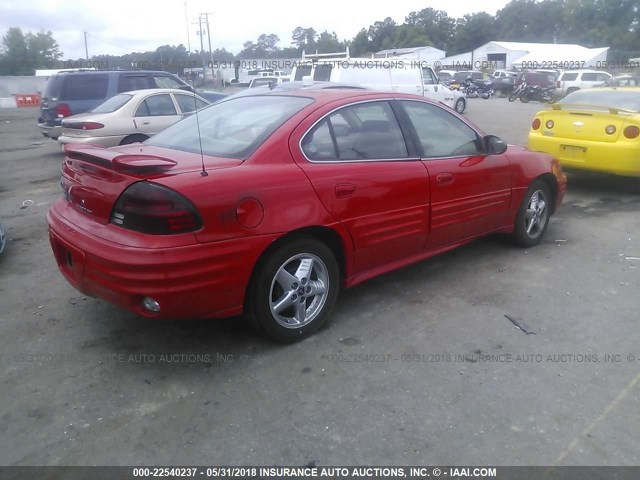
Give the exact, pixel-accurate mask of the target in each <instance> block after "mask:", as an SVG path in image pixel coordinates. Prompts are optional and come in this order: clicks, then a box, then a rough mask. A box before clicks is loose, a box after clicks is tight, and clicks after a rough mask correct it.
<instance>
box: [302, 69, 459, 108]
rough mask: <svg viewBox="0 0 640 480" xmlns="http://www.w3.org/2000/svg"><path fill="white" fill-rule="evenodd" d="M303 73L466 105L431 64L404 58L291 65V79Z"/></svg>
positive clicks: (448, 103)
mask: <svg viewBox="0 0 640 480" xmlns="http://www.w3.org/2000/svg"><path fill="white" fill-rule="evenodd" d="M301 74H304V75H303V76H301ZM307 76H309V77H311V78H312V79H313V80H314V81H320V82H323V81H324V82H338V83H348V84H359V85H363V86H365V87H367V88H372V89H374V90H389V91H394V92H402V93H412V94H416V95H423V96H425V97H427V98H431V99H432V100H436V101H438V102H441V103H443V104H445V105H447V106H449V107H451V108H453V109H455V110H456V111H457V112H458V113H463V112H464V111H465V109H466V107H467V101H466V100H465V98H464V95H463V94H462V93H460V92H455V91H452V90H451V89H449V88H448V87H446V86H444V85H442V84H441V83H440V81H439V80H438V76H437V75H436V72H435V71H434V70H433V69H432V68H431V67H429V66H424V65H422V63H421V62H418V61H416V60H411V59H406V58H405V59H402V60H394V59H387V58H378V59H371V58H349V59H338V60H320V61H318V62H316V63H314V64H313V65H309V64H300V65H296V67H295V68H294V69H293V74H292V78H293V79H295V80H302V79H303V78H304V77H307Z"/></svg>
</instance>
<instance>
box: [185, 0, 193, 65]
mask: <svg viewBox="0 0 640 480" xmlns="http://www.w3.org/2000/svg"><path fill="white" fill-rule="evenodd" d="M184 24H185V26H186V27H187V51H188V52H189V53H191V38H190V37H189V17H188V16H187V2H186V0H185V2H184Z"/></svg>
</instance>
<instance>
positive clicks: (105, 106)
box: [91, 93, 133, 113]
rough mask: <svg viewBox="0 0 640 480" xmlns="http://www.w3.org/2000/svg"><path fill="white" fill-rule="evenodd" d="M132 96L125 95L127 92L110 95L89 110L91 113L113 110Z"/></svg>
mask: <svg viewBox="0 0 640 480" xmlns="http://www.w3.org/2000/svg"><path fill="white" fill-rule="evenodd" d="M132 97H133V95H127V94H124V93H121V94H119V95H116V96H114V97H111V98H110V99H109V100H107V101H106V102H103V103H101V104H100V105H98V106H97V107H96V108H94V109H93V110H91V113H111V112H115V111H116V110H118V109H119V108H121V107H122V106H123V105H124V104H126V103H127V102H128V101H129V100H131V98H132Z"/></svg>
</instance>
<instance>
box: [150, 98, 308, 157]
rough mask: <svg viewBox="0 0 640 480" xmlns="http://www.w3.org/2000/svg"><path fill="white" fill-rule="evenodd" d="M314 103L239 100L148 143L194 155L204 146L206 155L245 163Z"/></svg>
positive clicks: (206, 111) (305, 100)
mask: <svg viewBox="0 0 640 480" xmlns="http://www.w3.org/2000/svg"><path fill="white" fill-rule="evenodd" d="M312 102H313V100H312V99H310V98H304V97H288V96H261V95H259V96H250V97H237V98H234V99H230V100H226V101H222V102H219V103H215V104H213V105H211V106H210V107H209V108H206V109H204V110H202V113H199V114H198V115H192V116H190V117H188V118H186V119H184V120H182V121H180V122H178V123H176V124H174V125H172V126H170V127H169V128H167V129H166V130H163V131H162V132H160V133H158V134H157V135H155V136H154V137H152V138H151V139H150V140H147V141H146V142H145V143H146V144H147V145H154V146H156V147H163V148H170V149H172V150H180V151H183V152H191V153H200V148H199V145H200V143H201V144H202V153H203V154H204V155H211V156H214V157H225V158H237V159H243V158H246V157H248V156H249V155H251V153H252V152H253V151H254V150H255V149H256V148H258V147H259V146H260V145H261V144H262V143H263V142H264V141H265V140H266V139H267V138H269V136H270V135H271V134H272V133H273V132H275V131H276V129H278V127H280V126H281V125H282V124H283V123H284V122H285V121H287V120H288V119H289V118H290V117H291V116H292V115H294V114H295V113H297V112H298V111H300V110H301V109H303V108H304V107H306V106H307V105H309V104H310V103H312ZM198 131H199V132H200V135H198Z"/></svg>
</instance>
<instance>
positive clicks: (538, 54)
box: [442, 41, 609, 70]
mask: <svg viewBox="0 0 640 480" xmlns="http://www.w3.org/2000/svg"><path fill="white" fill-rule="evenodd" d="M608 51H609V47H603V48H587V47H583V46H582V45H573V44H564V43H523V42H497V41H493V42H489V43H486V44H485V45H482V46H481V47H478V48H476V49H475V50H473V51H471V52H467V53H464V54H461V55H456V56H454V57H447V58H445V59H444V60H442V64H443V65H448V66H454V67H456V68H459V69H470V70H482V69H496V68H500V69H512V68H516V69H538V68H541V69H575V68H589V67H590V68H598V67H600V65H604V63H605V62H606V60H607V52H608ZM456 57H463V58H464V59H465V61H464V62H455V60H456ZM456 63H460V65H456Z"/></svg>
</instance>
